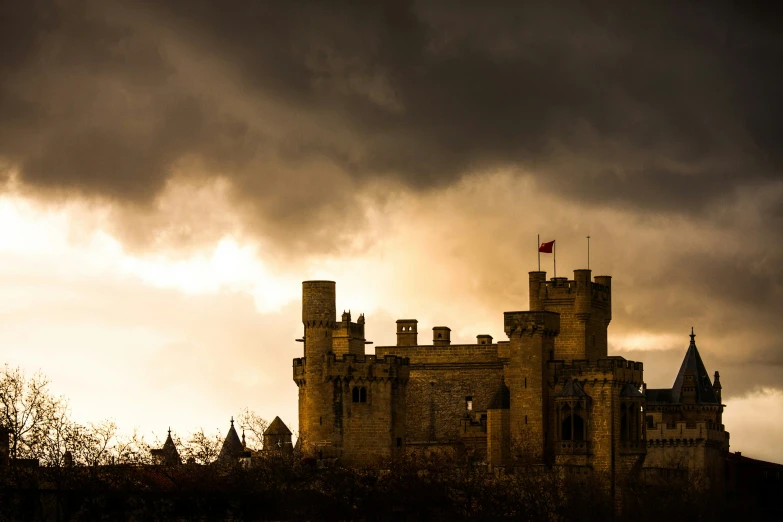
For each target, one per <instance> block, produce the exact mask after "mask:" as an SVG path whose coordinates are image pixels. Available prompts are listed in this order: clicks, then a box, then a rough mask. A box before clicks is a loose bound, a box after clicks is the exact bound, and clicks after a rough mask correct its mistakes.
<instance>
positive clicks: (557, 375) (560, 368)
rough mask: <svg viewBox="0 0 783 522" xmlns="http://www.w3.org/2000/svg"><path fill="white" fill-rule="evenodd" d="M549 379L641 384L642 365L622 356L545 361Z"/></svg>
mask: <svg viewBox="0 0 783 522" xmlns="http://www.w3.org/2000/svg"><path fill="white" fill-rule="evenodd" d="M547 365H548V370H549V375H550V378H551V379H554V380H555V381H559V380H562V379H577V380H588V381H589V380H595V379H597V380H604V379H606V380H613V381H620V382H630V383H632V384H634V385H636V386H641V385H642V382H643V374H644V365H643V364H642V363H640V362H634V361H628V360H626V359H623V358H622V357H609V358H605V359H574V360H573V361H570V362H569V361H547Z"/></svg>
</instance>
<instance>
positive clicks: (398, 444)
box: [397, 437, 402, 448]
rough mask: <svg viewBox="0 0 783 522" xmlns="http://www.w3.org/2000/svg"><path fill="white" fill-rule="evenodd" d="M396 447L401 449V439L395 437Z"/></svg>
mask: <svg viewBox="0 0 783 522" xmlns="http://www.w3.org/2000/svg"><path fill="white" fill-rule="evenodd" d="M397 447H398V448H401V447H402V437H397Z"/></svg>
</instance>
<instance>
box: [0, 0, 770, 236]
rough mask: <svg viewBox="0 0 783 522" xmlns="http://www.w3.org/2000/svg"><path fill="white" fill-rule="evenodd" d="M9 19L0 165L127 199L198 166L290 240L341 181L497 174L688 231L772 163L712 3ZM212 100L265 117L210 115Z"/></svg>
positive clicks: (732, 23) (178, 5)
mask: <svg viewBox="0 0 783 522" xmlns="http://www.w3.org/2000/svg"><path fill="white" fill-rule="evenodd" d="M7 4H10V5H6V6H5V7H4V8H3V9H4V10H6V12H5V13H4V14H3V17H2V20H3V22H2V23H3V27H2V28H0V34H2V35H3V36H2V37H1V38H3V41H2V42H0V43H2V48H3V51H2V55H1V56H2V63H1V64H0V71H2V78H0V80H2V91H0V92H1V93H2V94H1V95H0V109H2V114H3V117H2V123H0V155H1V156H2V157H4V158H5V159H6V160H7V161H8V162H10V163H11V164H12V165H14V166H17V167H18V168H19V169H20V171H21V176H22V178H23V180H24V181H25V182H26V183H28V184H31V185H33V186H38V187H44V188H58V189H65V190H68V191H79V192H81V193H86V194H90V195H99V196H108V197H111V198H116V199H119V200H132V201H137V202H142V203H143V202H146V201H150V200H151V199H152V198H153V197H154V196H155V195H156V194H158V193H159V192H160V190H161V188H162V187H163V186H164V185H165V181H166V180H167V179H168V178H169V177H170V176H172V173H173V172H174V171H175V170H176V167H177V166H181V165H182V163H183V162H187V161H197V162H199V163H198V164H199V166H200V169H198V172H199V173H200V175H206V176H210V175H220V176H227V177H229V178H230V179H232V181H233V182H234V184H235V185H236V187H237V194H239V195H240V196H241V197H242V198H243V199H245V200H246V201H248V202H250V204H251V206H252V207H255V210H256V212H257V214H258V216H259V219H260V220H261V221H263V220H267V221H274V220H279V221H280V222H285V223H289V222H290V223H291V225H292V226H294V227H296V228H299V229H302V230H304V229H307V228H308V227H309V228H318V227H321V226H323V219H316V217H317V218H320V217H322V216H323V215H324V212H325V210H324V209H325V208H327V207H329V206H330V201H331V202H333V204H334V206H335V207H336V208H339V210H340V212H342V213H345V211H346V209H347V208H349V207H350V206H351V198H350V197H349V196H346V194H347V191H346V190H345V188H346V187H347V185H346V184H345V183H346V182H345V180H343V179H342V178H341V175H347V176H349V177H352V178H354V179H357V180H360V181H361V180H366V179H373V178H376V177H379V176H380V177H383V176H391V177H394V178H396V179H400V180H402V181H403V182H404V183H406V184H407V185H408V186H410V187H412V188H414V189H421V188H430V187H436V186H442V185H444V184H448V183H450V182H452V181H454V180H456V179H457V178H459V177H460V176H461V175H463V174H464V173H466V172H471V171H475V170H479V169H483V168H495V167H503V166H514V167H519V168H521V169H523V170H525V171H529V172H533V173H534V174H535V175H537V176H538V178H539V180H540V182H541V183H543V184H544V186H546V187H548V188H549V189H550V190H552V191H556V192H559V193H562V194H564V195H565V196H567V197H570V198H573V199H579V200H581V201H585V202H587V203H595V204H603V203H607V202H611V203H615V204H621V205H628V206H631V207H636V208H639V209H641V210H645V209H653V210H655V209H664V210H672V209H673V210H676V211H678V212H686V213H690V212H700V211H703V210H704V208H706V206H707V204H709V203H713V202H715V201H721V200H724V199H726V198H731V197H733V193H734V190H735V189H736V187H737V186H738V185H743V184H749V185H757V184H763V183H765V182H767V181H769V180H770V179H773V178H775V177H776V176H778V174H779V167H780V165H781V161H780V160H781V154H780V152H779V147H778V143H779V142H780V138H781V132H780V125H779V117H780V115H781V113H782V112H783V111H781V101H780V96H779V94H778V93H779V92H780V90H781V81H780V78H779V75H778V74H777V67H778V65H779V63H781V57H782V55H781V38H780V37H779V36H777V35H776V33H775V31H774V19H773V17H772V16H771V13H768V12H764V11H748V10H746V9H745V8H744V7H743V8H740V7H737V6H734V5H732V4H728V3H717V4H716V3H710V4H706V3H695V2H694V3H687V2H656V3H649V4H646V5H641V4H639V3H633V4H627V5H624V6H621V7H618V6H617V5H611V6H609V5H604V4H602V3H600V2H589V3H578V2H572V3H568V4H560V3H558V4H557V5H555V4H551V5H549V6H544V5H542V4H540V3H535V2H529V3H518V2H511V3H509V4H508V5H505V6H500V5H497V6H495V7H494V8H491V9H490V8H479V7H477V6H476V4H474V3H467V2H466V3H455V2H444V3H428V2H422V3H406V2H396V1H395V2H386V3H378V2H376V3H365V2H337V3H328V4H327V3H323V2H312V3H310V2H243V1H221V2H206V1H187V2H184V1H182V2H166V3H163V4H161V3H158V2H148V3H125V4H123V3H117V4H112V3H106V2H89V1H82V2H63V3H48V2H38V3H32V2H12V3H7ZM174 44H176V45H179V46H181V47H184V48H185V49H187V50H188V51H189V52H190V53H192V55H193V56H196V57H199V59H201V60H203V62H204V64H210V63H212V64H218V65H219V66H220V67H222V68H223V70H225V71H226V74H227V75H226V77H215V76H213V77H207V78H198V77H194V76H193V73H192V72H187V71H189V70H190V71H192V70H193V67H194V66H193V60H194V58H193V57H190V58H183V55H182V53H177V52H172V51H171V48H172V46H174ZM188 60H190V62H188ZM186 62H188V63H186ZM187 66H191V68H190V69H188V67H187ZM195 68H196V69H197V68H198V65H196V66H195ZM205 74H206V73H205ZM221 82H224V83H230V84H231V85H232V86H233V87H234V88H235V89H236V92H239V93H241V97H242V100H241V101H243V102H245V103H247V104H249V105H251V106H252V105H253V104H254V103H256V102H262V103H267V104H272V105H274V106H275V107H277V108H278V109H279V114H277V115H275V116H270V115H268V114H267V113H266V112H265V111H264V110H263V109H257V110H248V111H244V112H243V111H242V110H237V109H234V110H229V109H228V108H227V107H228V106H229V105H230V103H232V102H235V101H237V100H233V99H227V97H228V96H227V94H226V93H227V92H228V91H224V90H222V89H223V87H222V86H221ZM264 123H266V124H267V126H266V127H264V126H263V124H264ZM325 165H326V166H325ZM193 170H194V171H196V169H193ZM315 171H318V173H317V174H313V172H315ZM321 171H323V172H321ZM306 173H310V174H306ZM314 178H319V179H318V181H315V182H314ZM314 187H317V188H314ZM330 198H333V199H330ZM289 200H291V201H292V202H293V203H292V204H290V205H289V204H286V202H287V201H289ZM311 215H312V216H315V217H313V218H308V216H311Z"/></svg>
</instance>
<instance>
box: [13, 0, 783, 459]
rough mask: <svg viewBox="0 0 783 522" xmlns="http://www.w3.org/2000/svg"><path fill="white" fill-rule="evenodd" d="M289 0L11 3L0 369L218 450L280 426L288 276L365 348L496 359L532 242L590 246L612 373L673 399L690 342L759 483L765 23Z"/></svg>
mask: <svg viewBox="0 0 783 522" xmlns="http://www.w3.org/2000/svg"><path fill="white" fill-rule="evenodd" d="M305 4H306V3H305ZM305 4H302V5H300V6H299V7H298V8H296V9H293V8H291V7H288V6H287V4H286V3H281V4H280V5H272V3H264V2H262V3H247V2H241V1H239V0H237V1H236V2H234V1H233V0H226V1H224V2H200V3H198V5H197V6H194V5H193V3H192V2H187V1H184V0H182V1H179V0H171V1H170V2H165V3H143V2H122V1H114V0H110V1H97V0H77V1H75V2H67V3H62V4H57V3H52V4H51V5H49V4H48V3H47V2H42V3H33V2H18V3H14V4H13V5H12V6H11V7H9V8H8V13H7V16H3V17H2V18H1V19H0V48H2V49H5V50H7V52H5V54H2V56H0V86H2V88H0V182H2V188H3V190H2V192H0V283H2V292H0V295H2V296H3V297H2V299H0V363H2V362H8V363H9V364H12V365H19V366H21V367H22V368H24V369H25V370H27V371H30V372H32V371H34V370H37V369H40V370H41V371H42V372H43V373H44V374H46V375H47V376H49V377H50V378H51V380H52V389H53V390H54V391H56V392H58V393H62V394H63V395H65V396H67V397H68V398H69V399H70V401H71V405H72V408H73V413H74V416H75V417H76V418H77V420H79V421H82V422H87V421H90V420H100V419H103V418H114V419H116V420H117V421H118V423H119V424H120V426H121V427H122V429H124V430H126V431H129V430H131V429H133V428H134V427H139V428H140V429H141V430H142V431H143V432H146V433H149V432H152V431H155V432H156V433H162V432H163V430H164V429H165V428H167V427H168V426H169V425H171V426H172V428H175V429H176V430H178V431H180V432H188V431H192V430H195V429H196V428H198V427H202V426H203V427H204V428H206V429H207V430H213V429H218V428H219V429H223V430H225V427H226V425H227V422H228V419H229V418H230V417H231V416H232V415H236V414H237V413H238V412H239V411H240V409H242V408H244V407H249V408H250V409H252V410H255V411H256V412H258V413H260V414H261V415H262V416H264V417H266V418H268V419H271V418H273V417H274V416H275V415H280V416H281V418H282V419H283V420H284V421H285V422H286V423H287V424H288V425H289V426H290V427H292V428H293V429H295V428H296V422H297V419H296V398H297V391H296V386H295V384H294V383H293V381H292V378H291V359H292V358H294V357H298V356H301V345H300V344H298V343H296V342H294V339H295V338H297V337H299V336H300V335H301V333H302V325H301V316H300V308H299V307H300V291H301V281H303V280H307V279H322V278H323V279H332V280H334V281H336V282H337V299H338V301H337V307H338V310H340V309H346V310H347V309H350V310H351V311H352V312H354V314H359V313H365V314H366V317H367V334H368V338H369V340H371V341H374V342H375V344H376V345H382V344H393V343H394V321H395V320H396V319H398V318H401V317H413V318H416V319H418V320H419V328H420V332H424V334H421V335H422V337H423V338H424V339H426V336H427V333H426V332H427V331H428V330H429V329H430V328H431V327H432V326H434V325H447V326H449V327H451V328H452V341H453V342H471V341H472V340H474V339H475V336H476V335H477V334H490V335H492V336H494V337H495V339H503V331H502V317H503V316H502V313H503V312H504V311H510V310H525V309H527V303H528V297H527V288H528V276H527V273H528V271H531V270H535V269H536V268H537V256H536V250H535V246H536V237H537V234H540V235H541V240H542V241H544V240H551V239H555V240H557V268H558V270H557V273H558V275H559V276H572V275H573V270H574V269H579V268H585V266H586V264H587V259H586V257H587V255H586V254H587V252H586V239H585V237H586V236H587V235H590V236H591V238H592V239H591V259H590V266H591V268H592V269H593V274H595V275H598V274H607V275H611V276H613V278H614V279H613V320H612V323H611V325H610V327H609V344H610V354H613V355H622V356H624V357H626V358H628V359H632V360H639V361H642V362H644V365H645V366H644V368H645V378H646V381H647V384H648V386H649V387H653V388H655V387H668V386H671V384H672V382H673V380H674V377H675V375H676V373H677V370H678V368H679V365H680V363H681V361H682V358H683V357H684V355H685V350H686V348H687V346H688V334H689V333H690V328H691V327H692V326H693V327H694V328H695V330H696V334H697V338H696V342H697V345H698V346H699V350H700V353H701V356H702V358H703V360H704V363H705V365H706V367H707V370H708V371H709V372H710V374H712V373H713V372H714V371H715V370H719V371H720V372H721V382H722V384H723V398H724V401H725V402H726V403H727V405H728V407H727V409H726V414H725V424H726V426H727V429H728V430H729V431H730V432H731V434H732V435H731V447H732V449H733V450H739V451H743V453H745V454H748V455H749V456H758V457H759V458H769V459H773V460H777V461H783V449H781V448H780V446H779V444H777V442H778V441H779V439H780V433H779V430H778V431H776V430H777V428H776V426H780V425H782V423H781V421H783V412H782V411H780V408H779V407H777V406H776V405H778V404H780V403H781V401H780V398H781V394H782V393H783V345H782V342H781V339H783V326H781V324H783V323H781V322H780V318H779V315H780V310H781V309H783V276H782V275H781V271H780V266H781V265H783V246H781V243H780V240H779V231H780V230H781V229H783V210H781V209H783V180H781V178H780V172H781V167H782V166H783V157H781V155H780V147H779V143H780V138H781V137H780V135H779V134H780V132H779V128H780V126H779V121H780V117H779V116H780V112H781V106H780V96H779V93H780V92H781V90H783V86H781V85H780V81H779V79H777V78H772V77H770V76H769V71H774V70H777V68H778V67H777V66H778V65H779V60H778V58H779V55H780V49H781V46H780V44H779V34H777V32H776V31H771V30H770V28H769V27H768V26H767V25H766V24H765V22H764V20H763V17H759V16H758V14H757V13H754V12H751V11H747V12H746V11H744V10H743V8H742V7H741V6H739V5H734V6H732V7H726V6H723V7H716V8H714V9H711V8H710V7H707V6H691V7H690V8H689V9H692V10H693V11H694V12H693V13H691V15H692V16H683V15H682V13H680V12H675V11H673V10H671V9H669V8H667V7H666V6H663V5H659V4H658V3H652V4H649V5H647V6H640V5H636V6H635V7H634V9H633V10H631V9H629V10H624V9H620V8H615V9H613V10H612V11H611V12H604V11H603V10H602V9H598V8H596V9H594V10H589V11H586V10H585V8H584V6H583V4H582V3H580V2H576V3H574V4H573V5H571V6H570V7H569V8H567V9H565V8H562V9H560V8H559V9H556V10H555V11H556V12H553V11H552V8H550V7H546V5H545V4H540V3H532V2H531V3H524V2H523V3H516V2H514V3H511V4H509V5H508V6H506V8H505V9H503V10H500V11H491V10H486V11H484V10H480V11H477V10H475V9H474V8H473V7H471V4H470V3H467V4H459V3H454V4H453V5H451V3H450V5H449V7H448V8H445V7H444V6H443V5H439V4H437V3H434V2H413V3H411V4H407V3H404V2H403V3H399V4H398V5H397V3H392V4H393V5H391V6H389V7H388V9H383V10H381V9H374V8H372V7H371V6H369V5H368V6H365V5H364V4H362V5H357V6H354V7H353V8H348V7H347V6H343V5H341V6H338V7H334V8H333V9H328V8H325V7H324V6H323V4H322V3H313V4H312V5H309V4H308V5H305ZM618 9H620V10H618ZM303 12H304V13H306V16H303ZM689 20H699V21H700V22H699V23H700V24H701V25H700V27H703V28H704V30H703V31H701V32H700V31H693V24H692V23H690V22H689ZM776 42H778V43H776ZM631 50H632V52H631ZM588 78H589V81H588V80H587V79H588ZM541 268H542V269H543V270H546V271H547V272H548V274H549V276H551V275H552V259H551V256H547V255H542V265H541Z"/></svg>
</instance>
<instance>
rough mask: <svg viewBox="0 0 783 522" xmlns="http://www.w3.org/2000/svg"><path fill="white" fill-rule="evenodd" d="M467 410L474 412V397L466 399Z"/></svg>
mask: <svg viewBox="0 0 783 522" xmlns="http://www.w3.org/2000/svg"><path fill="white" fill-rule="evenodd" d="M465 409H466V410H468V411H473V397H470V396H468V397H465Z"/></svg>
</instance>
